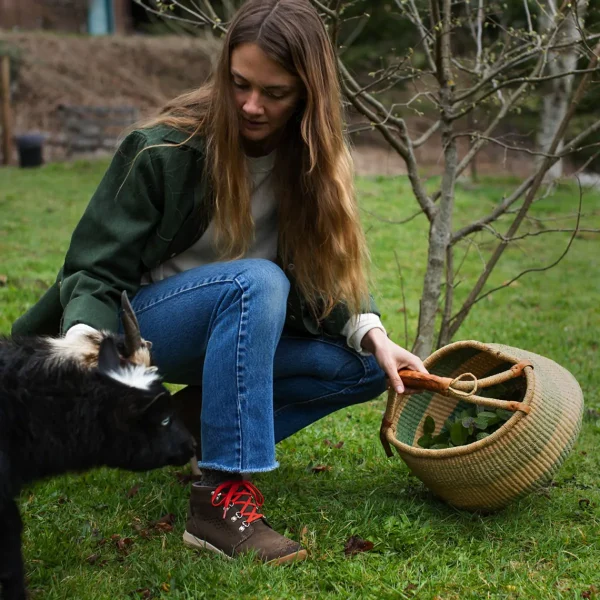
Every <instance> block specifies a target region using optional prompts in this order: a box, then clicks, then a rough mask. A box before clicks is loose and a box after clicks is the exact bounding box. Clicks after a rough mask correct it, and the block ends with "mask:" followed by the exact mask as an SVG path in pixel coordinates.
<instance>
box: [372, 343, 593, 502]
mask: <svg viewBox="0 0 600 600" xmlns="http://www.w3.org/2000/svg"><path fill="white" fill-rule="evenodd" d="M424 364H425V367H426V368H427V370H428V371H429V372H430V373H431V374H433V375H436V376H437V377H434V378H431V379H433V380H435V381H433V382H431V381H429V382H423V381H418V380H422V379H424V377H421V376H420V374H418V373H414V372H400V375H401V377H402V379H403V381H404V382H405V384H406V385H407V387H412V388H416V387H419V388H422V387H424V386H427V387H429V388H430V389H427V390H423V391H420V392H418V393H415V394H412V395H408V396H404V395H400V396H398V395H397V394H395V393H393V392H391V393H390V396H389V398H388V404H387V409H386V412H385V416H384V418H383V422H382V426H381V441H382V443H383V445H384V448H385V449H386V452H387V453H388V456H392V451H391V447H390V446H394V447H395V448H396V449H397V451H398V453H399V454H400V456H401V457H402V459H403V460H404V461H405V462H406V464H407V465H408V466H409V468H410V469H411V471H412V472H413V473H414V474H415V475H416V476H417V477H418V478H419V479H421V480H422V481H423V483H424V484H425V485H426V486H427V487H428V488H429V489H430V490H432V491H433V492H434V494H436V495H437V496H439V497H440V498H442V499H443V500H445V501H446V502H448V503H449V504H451V505H453V506H456V507H458V508H463V509H468V510H483V511H491V510H496V509H499V508H501V507H503V506H505V505H506V504H507V503H508V502H510V501H511V500H514V499H516V498H518V497H521V496H524V495H525V494H527V493H529V492H531V491H533V490H534V489H536V488H538V487H540V486H542V485H543V484H544V483H547V482H548V480H549V479H551V478H552V476H553V475H554V474H555V473H556V471H557V470H558V468H559V467H560V465H561V464H562V463H563V461H564V460H565V458H566V457H567V456H568V454H569V452H570V450H571V448H572V447H573V444H574V443H575V441H576V439H577V436H578V435H579V431H580V429H581V419H582V415H583V394H582V392H581V388H580V387H579V384H578V383H577V381H576V380H575V378H574V377H573V376H572V375H571V373H569V372H568V371H567V370H566V369H564V368H563V367H561V366H560V365H558V364H556V363H555V362H554V361H552V360H550V359H548V358H544V357H543V356H539V355H537V354H533V353H532V352H526V351H525V350H519V349H518V348H513V347H510V346H502V345H500V344H484V343H481V342H476V341H462V342H455V343H453V344H449V345H448V346H445V347H444V348H441V349H440V350H438V351H437V352H435V353H433V354H432V355H431V356H429V357H428V358H427V359H426V360H425V361H424ZM405 374H408V375H411V374H412V375H413V376H414V377H415V380H411V379H410V378H408V375H407V377H405ZM517 378H518V379H520V382H519V386H517V387H515V386H513V388H512V391H511V393H510V394H506V395H508V399H507V398H503V397H495V396H497V395H499V391H500V392H502V391H503V390H504V392H506V390H507V389H508V390H511V387H510V382H511V381H512V382H517ZM523 378H524V379H523ZM427 379H429V378H427ZM475 380H477V381H475ZM507 382H508V383H507ZM515 385H516V384H515ZM515 389H516V390H518V396H519V397H517V398H516V399H515V396H514V395H515ZM469 403H475V404H479V405H483V406H488V407H494V408H499V407H500V408H505V409H508V410H512V411H513V412H514V415H513V416H512V417H511V418H510V419H509V420H508V421H506V423H504V425H503V426H502V427H500V429H498V430H497V431H496V432H494V433H492V434H491V435H490V436H489V437H487V438H485V439H483V440H480V441H477V442H474V443H472V444H468V445H465V446H458V447H456V448H447V449H441V450H430V449H424V448H421V447H419V446H417V440H418V439H419V438H420V437H421V435H423V423H424V420H425V417H426V416H427V415H431V416H432V417H433V418H434V420H435V423H436V430H435V432H434V434H438V433H439V431H440V430H441V428H442V426H443V424H444V422H445V421H446V419H447V418H448V417H451V416H454V415H456V414H459V413H460V412H461V411H462V410H464V409H465V408H467V407H468V405H469Z"/></svg>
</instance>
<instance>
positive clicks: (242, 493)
mask: <svg viewBox="0 0 600 600" xmlns="http://www.w3.org/2000/svg"><path fill="white" fill-rule="evenodd" d="M264 501H265V499H264V496H263V495H262V494H261V493H260V491H259V489H258V488H257V487H256V486H255V485H254V484H252V483H251V482H250V481H246V480H244V481H225V482H223V483H222V484H221V485H219V486H218V487H217V488H216V489H215V491H214V494H213V498H212V505H213V506H215V507H216V506H222V507H223V518H224V519H225V518H226V517H227V510H228V509H229V508H231V507H237V508H238V512H239V513H240V514H241V515H242V518H243V519H244V522H246V523H248V525H249V524H250V523H252V522H254V521H257V520H258V519H260V518H262V517H263V515H262V513H259V512H258V510H257V509H258V508H260V507H261V506H262V505H263V503H264Z"/></svg>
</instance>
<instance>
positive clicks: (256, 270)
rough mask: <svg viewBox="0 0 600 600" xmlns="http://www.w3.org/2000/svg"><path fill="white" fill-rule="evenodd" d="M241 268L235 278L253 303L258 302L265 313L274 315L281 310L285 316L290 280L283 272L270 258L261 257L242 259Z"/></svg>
mask: <svg viewBox="0 0 600 600" xmlns="http://www.w3.org/2000/svg"><path fill="white" fill-rule="evenodd" d="M240 263H244V264H240V266H241V267H243V269H242V270H241V271H240V275H239V276H238V277H236V279H237V280H238V281H239V282H240V283H241V284H242V285H243V287H244V288H245V291H246V292H247V293H248V294H249V295H250V296H251V298H252V300H253V302H254V303H256V304H259V305H260V306H261V308H262V310H265V311H268V312H266V313H265V314H268V315H270V316H274V314H277V313H278V312H282V313H283V316H285V309H286V302H287V297H288V294H289V291H290V282H289V280H288V278H287V277H286V275H285V273H284V272H283V271H282V270H281V269H280V268H279V267H278V266H277V265H276V264H275V263H273V262H271V261H270V260H265V259H262V258H252V259H243V260H241V261H240Z"/></svg>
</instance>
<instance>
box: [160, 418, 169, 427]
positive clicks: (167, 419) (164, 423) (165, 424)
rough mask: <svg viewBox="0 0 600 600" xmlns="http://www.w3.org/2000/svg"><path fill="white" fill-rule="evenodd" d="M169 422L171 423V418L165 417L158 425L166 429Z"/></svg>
mask: <svg viewBox="0 0 600 600" xmlns="http://www.w3.org/2000/svg"><path fill="white" fill-rule="evenodd" d="M170 422H171V417H166V418H165V419H163V420H162V421H161V422H160V424H161V425H162V426H163V427H166V426H167V425H168V424H169V423H170Z"/></svg>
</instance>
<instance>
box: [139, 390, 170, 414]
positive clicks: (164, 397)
mask: <svg viewBox="0 0 600 600" xmlns="http://www.w3.org/2000/svg"><path fill="white" fill-rule="evenodd" d="M170 397H171V394H169V392H168V391H167V390H164V391H162V392H159V393H158V394H156V396H154V398H152V400H150V402H148V403H147V404H146V405H145V406H144V408H143V409H142V412H146V411H148V410H150V409H151V408H155V407H156V408H158V409H159V410H160V408H161V405H162V404H165V403H168V402H169V399H170Z"/></svg>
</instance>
